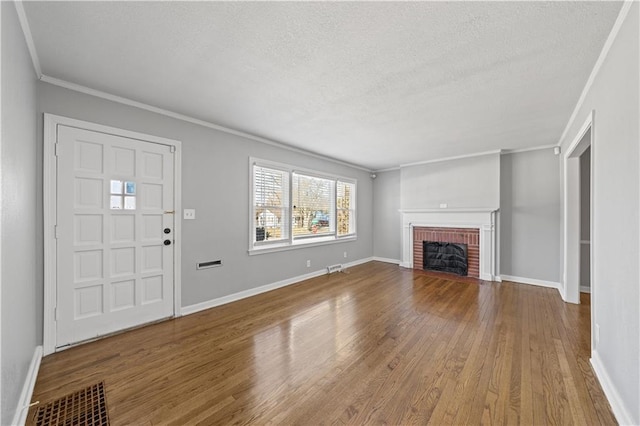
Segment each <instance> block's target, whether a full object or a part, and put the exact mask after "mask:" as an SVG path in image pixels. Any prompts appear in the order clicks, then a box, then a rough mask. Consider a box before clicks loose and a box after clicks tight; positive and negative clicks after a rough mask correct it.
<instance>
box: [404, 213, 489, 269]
mask: <svg viewBox="0 0 640 426" xmlns="http://www.w3.org/2000/svg"><path fill="white" fill-rule="evenodd" d="M423 241H435V242H439V243H456V244H466V245H467V263H468V272H467V276H468V277H473V278H479V277H480V230H479V229H478V228H443V227H437V228H433V227H422V226H416V227H414V228H413V268H414V269H422V265H423V262H422V242H423Z"/></svg>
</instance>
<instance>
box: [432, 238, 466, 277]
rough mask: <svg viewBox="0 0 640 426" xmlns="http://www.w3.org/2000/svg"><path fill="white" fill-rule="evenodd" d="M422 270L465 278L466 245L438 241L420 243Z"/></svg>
mask: <svg viewBox="0 0 640 426" xmlns="http://www.w3.org/2000/svg"><path fill="white" fill-rule="evenodd" d="M422 258H423V269H425V270H428V271H438V272H449V273H453V274H457V275H461V276H467V272H468V258H467V245H466V244H456V243H446V242H439V241H423V242H422Z"/></svg>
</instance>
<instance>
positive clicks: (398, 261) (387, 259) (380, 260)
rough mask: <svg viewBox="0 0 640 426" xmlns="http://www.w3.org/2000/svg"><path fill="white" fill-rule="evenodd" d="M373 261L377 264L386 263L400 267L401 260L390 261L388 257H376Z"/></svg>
mask: <svg viewBox="0 0 640 426" xmlns="http://www.w3.org/2000/svg"><path fill="white" fill-rule="evenodd" d="M372 260H375V261H377V262H385V263H393V264H394V265H399V264H400V263H401V262H400V259H389V258H388V257H376V256H374V257H373V259H372Z"/></svg>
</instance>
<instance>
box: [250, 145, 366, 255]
mask: <svg viewBox="0 0 640 426" xmlns="http://www.w3.org/2000/svg"><path fill="white" fill-rule="evenodd" d="M254 167H263V168H267V169H273V170H278V171H281V172H284V173H287V174H288V178H287V179H286V181H287V182H286V184H287V185H288V188H284V192H285V193H287V194H288V197H287V201H288V205H285V206H284V210H285V211H286V212H287V217H286V221H285V223H286V225H285V226H287V231H286V232H287V234H288V238H286V239H279V240H274V241H273V242H270V241H267V240H263V241H256V222H255V218H256V204H255V201H256V199H255V190H256V188H255V172H254ZM294 174H297V175H301V176H304V177H311V178H319V179H326V180H329V181H331V182H332V188H331V190H330V193H331V196H332V197H333V199H332V200H330V204H331V208H332V211H331V218H332V220H333V223H332V224H331V226H332V231H331V233H329V234H326V233H325V234H320V235H317V236H309V235H301V236H298V237H295V236H294V232H293V227H294V220H293V211H294V210H293V205H294V200H293V196H294V194H293V175H294ZM338 182H343V183H347V184H350V185H353V189H354V190H353V195H352V197H353V230H352V232H350V233H348V234H344V235H338V210H340V209H338V203H337V200H338ZM249 187H250V190H249V254H250V255H252V254H260V253H268V252H274V251H283V250H292V249H296V248H301V247H309V246H318V245H325V244H335V243H340V242H344V241H353V240H356V239H357V211H358V208H357V179H355V178H349V177H344V176H340V175H335V174H330V173H322V172H318V171H316V170H311V169H305V168H300V167H296V166H292V165H290V164H285V163H280V162H276V161H271V160H264V159H260V158H255V157H249Z"/></svg>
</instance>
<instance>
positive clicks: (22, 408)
mask: <svg viewBox="0 0 640 426" xmlns="http://www.w3.org/2000/svg"><path fill="white" fill-rule="evenodd" d="M40 361H42V346H36V349H35V350H34V352H33V358H31V364H30V365H29V371H27V377H26V379H25V381H24V385H23V386H22V392H21V393H20V399H19V400H18V406H17V407H16V412H15V414H14V415H13V421H12V422H11V424H12V425H19V426H23V425H24V424H25V423H26V421H27V415H28V414H29V405H30V404H31V397H33V388H34V387H35V386H36V379H37V378H38V371H39V370H40Z"/></svg>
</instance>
